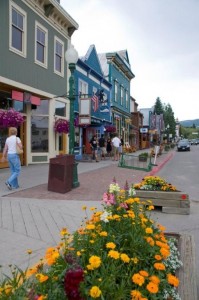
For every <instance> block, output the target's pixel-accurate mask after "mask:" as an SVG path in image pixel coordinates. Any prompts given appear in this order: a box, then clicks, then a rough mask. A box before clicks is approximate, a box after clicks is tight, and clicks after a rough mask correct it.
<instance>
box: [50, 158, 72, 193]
mask: <svg viewBox="0 0 199 300" xmlns="http://www.w3.org/2000/svg"><path fill="white" fill-rule="evenodd" d="M74 163H75V156H74V155H69V154H67V155H58V156H56V157H54V158H51V159H50V165H49V174H48V190H49V191H52V192H57V193H63V194H64V193H67V192H69V191H70V190H72V187H73V167H74Z"/></svg>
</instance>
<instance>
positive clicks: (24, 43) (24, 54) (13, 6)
mask: <svg viewBox="0 0 199 300" xmlns="http://www.w3.org/2000/svg"><path fill="white" fill-rule="evenodd" d="M13 9H14V10H15V11H17V13H18V14H21V15H22V17H23V30H22V31H21V32H22V35H21V36H22V45H21V46H22V51H20V50H19V49H17V48H15V47H13V45H12V36H13V30H12V29H13V22H12V12H13ZM9 50H10V51H12V52H14V53H16V54H18V55H20V56H22V57H24V58H25V57H27V13H26V12H25V11H24V10H23V9H22V8H21V7H20V6H18V5H17V4H16V3H14V2H13V1H10V2H9Z"/></svg>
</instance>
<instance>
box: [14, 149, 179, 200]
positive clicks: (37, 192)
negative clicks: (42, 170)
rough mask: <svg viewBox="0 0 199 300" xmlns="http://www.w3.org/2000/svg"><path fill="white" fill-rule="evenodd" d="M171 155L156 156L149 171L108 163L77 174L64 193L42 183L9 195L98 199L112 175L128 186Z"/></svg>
mask: <svg viewBox="0 0 199 300" xmlns="http://www.w3.org/2000/svg"><path fill="white" fill-rule="evenodd" d="M173 155H174V152H173V151H169V152H168V153H166V152H165V153H163V154H162V155H161V156H160V157H158V158H157V161H156V164H157V166H155V167H153V170H152V171H151V172H146V171H141V170H134V169H126V168H120V167H118V166H117V165H110V166H108V167H103V168H101V169H97V170H92V171H89V172H85V173H82V174H79V176H78V177H79V182H80V186H79V187H78V188H75V189H73V190H71V191H69V192H67V193H65V194H61V193H56V192H51V191H48V186H47V184H42V185H39V186H35V187H33V188H29V189H26V190H23V191H18V192H15V193H12V194H10V195H9V196H10V197H17V198H35V199H49V200H50V199H52V200H80V201H81V200H82V201H97V200H99V201H100V200H101V198H100V197H101V196H102V195H103V193H104V192H105V191H106V190H107V188H108V186H109V184H110V183H111V182H112V180H113V178H114V177H115V179H116V181H117V182H118V184H119V186H120V187H124V185H125V183H126V181H127V182H128V184H129V186H130V185H131V184H132V183H138V182H140V181H141V180H142V178H143V177H144V176H147V175H154V174H156V173H157V172H158V171H159V169H160V168H162V167H163V166H164V164H165V163H166V162H167V161H168V160H169V159H170V158H171V157H172V156H173Z"/></svg>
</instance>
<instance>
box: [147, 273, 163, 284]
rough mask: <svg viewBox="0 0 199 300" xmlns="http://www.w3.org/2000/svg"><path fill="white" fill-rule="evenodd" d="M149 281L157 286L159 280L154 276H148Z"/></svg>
mask: <svg viewBox="0 0 199 300" xmlns="http://www.w3.org/2000/svg"><path fill="white" fill-rule="evenodd" d="M149 279H150V281H151V282H153V283H155V284H157V285H158V284H159V283H160V279H159V278H158V277H157V276H155V275H152V276H150V277H149Z"/></svg>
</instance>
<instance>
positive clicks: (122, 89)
mask: <svg viewBox="0 0 199 300" xmlns="http://www.w3.org/2000/svg"><path fill="white" fill-rule="evenodd" d="M120 97H121V98H120V104H121V105H122V106H123V103H124V88H123V86H121V93H120Z"/></svg>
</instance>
